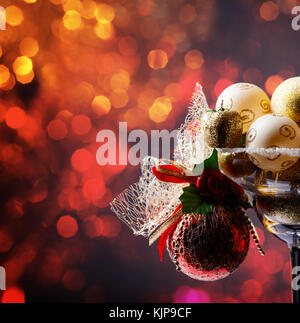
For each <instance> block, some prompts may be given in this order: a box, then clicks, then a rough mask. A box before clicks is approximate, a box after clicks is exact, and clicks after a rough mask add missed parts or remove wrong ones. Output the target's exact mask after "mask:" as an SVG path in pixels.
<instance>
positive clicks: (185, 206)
mask: <svg viewBox="0 0 300 323" xmlns="http://www.w3.org/2000/svg"><path fill="white" fill-rule="evenodd" d="M179 200H180V201H181V204H182V213H183V214H190V213H195V214H207V213H209V212H211V211H212V208H213V205H211V204H209V203H207V202H206V201H203V200H202V198H201V196H200V194H199V191H198V189H197V187H196V185H194V184H191V185H190V186H187V187H184V188H183V194H182V195H181V196H180V197H179Z"/></svg>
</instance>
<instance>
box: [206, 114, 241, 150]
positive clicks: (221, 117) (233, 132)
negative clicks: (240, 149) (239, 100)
mask: <svg viewBox="0 0 300 323" xmlns="http://www.w3.org/2000/svg"><path fill="white" fill-rule="evenodd" d="M202 122H203V126H204V140H205V142H206V144H207V145H208V146H209V147H213V148H225V147H236V146H237V145H238V143H239V142H240V140H241V137H242V134H243V123H242V119H241V117H240V115H239V114H238V113H237V112H236V111H214V110H212V111H208V112H206V113H205V114H204V116H203V119H202Z"/></svg>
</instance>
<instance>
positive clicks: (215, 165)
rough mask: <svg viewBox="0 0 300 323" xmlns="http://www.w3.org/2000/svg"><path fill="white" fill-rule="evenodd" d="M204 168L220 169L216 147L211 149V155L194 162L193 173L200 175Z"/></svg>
mask: <svg viewBox="0 0 300 323" xmlns="http://www.w3.org/2000/svg"><path fill="white" fill-rule="evenodd" d="M204 169H211V170H216V171H220V168H219V162H218V152H217V150H216V149H214V150H213V152H212V154H211V156H210V157H209V158H207V159H205V161H204V162H203V163H201V164H196V165H195V166H194V168H193V174H194V175H195V176H200V175H201V174H202V173H203V170H204Z"/></svg>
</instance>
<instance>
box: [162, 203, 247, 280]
mask: <svg viewBox="0 0 300 323" xmlns="http://www.w3.org/2000/svg"><path fill="white" fill-rule="evenodd" d="M247 223H248V222H247V218H246V215H245V214H244V212H243V211H242V210H241V209H239V208H236V209H232V208H230V207H228V206H224V205H217V206H215V207H214V209H213V211H212V212H210V213H208V214H205V215H201V214H189V215H185V216H183V217H182V219H181V221H180V222H179V223H178V225H177V226H176V228H175V229H174V231H173V232H171V234H170V235H169V238H168V241H167V247H168V251H169V255H170V257H171V258H172V260H173V261H174V263H175V265H176V267H177V269H178V270H180V271H182V272H183V273H184V274H186V275H188V276H189V277H192V278H194V279H198V280H205V281H213V280H217V279H222V278H225V277H226V276H228V275H229V274H230V273H232V272H233V271H235V270H236V269H237V268H238V267H239V265H240V264H241V263H242V262H243V260H244V259H245V257H246V255H247V252H248V249H249V240H250V234H249V228H248V224H247Z"/></svg>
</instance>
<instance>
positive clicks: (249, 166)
mask: <svg viewBox="0 0 300 323" xmlns="http://www.w3.org/2000/svg"><path fill="white" fill-rule="evenodd" d="M218 161H219V167H220V169H221V171H222V172H223V173H224V174H225V175H227V176H229V177H235V178H238V177H247V176H250V175H251V174H253V173H254V171H255V170H256V169H257V168H256V166H255V165H254V164H253V163H252V162H251V161H250V159H249V158H248V155H247V154H246V153H218Z"/></svg>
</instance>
